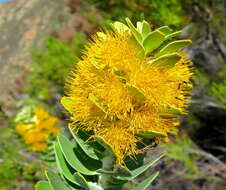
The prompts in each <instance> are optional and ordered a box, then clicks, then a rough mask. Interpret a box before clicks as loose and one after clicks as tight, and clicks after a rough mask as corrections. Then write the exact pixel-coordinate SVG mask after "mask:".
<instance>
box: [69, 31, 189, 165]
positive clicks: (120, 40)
mask: <svg viewBox="0 0 226 190" xmlns="http://www.w3.org/2000/svg"><path fill="white" fill-rule="evenodd" d="M131 39H132V37H131V33H130V32H128V31H126V30H123V29H122V30H117V29H115V30H114V31H113V32H112V31H106V32H105V33H104V32H103V33H98V34H97V35H96V36H95V37H94V38H93V41H91V42H90V43H89V44H88V46H87V48H86V51H85V54H84V56H83V59H82V60H81V61H79V63H77V69H76V72H73V73H72V77H71V78H70V79H69V80H68V84H67V87H68V92H67V96H68V97H67V98H68V99H69V101H68V102H69V103H68V105H67V106H65V107H66V108H67V109H68V111H69V112H70V113H71V114H72V117H71V120H72V121H80V122H82V124H83V125H80V127H79V128H82V129H83V130H87V131H90V130H92V131H93V132H94V136H100V137H102V138H103V139H104V141H105V142H106V143H107V144H109V145H110V146H111V147H112V149H113V151H114V152H115V155H116V158H117V163H118V164H119V165H123V160H124V158H125V157H126V156H133V155H135V154H136V153H137V152H138V151H137V148H136V143H137V142H138V141H140V137H141V136H142V135H141V134H144V135H145V133H146V132H149V133H150V132H154V133H160V134H162V135H163V136H166V137H167V136H168V134H169V133H172V134H175V133H176V131H177V130H176V128H175V126H177V125H178V124H179V119H178V116H179V115H180V114H183V113H185V112H186V111H185V107H186V106H187V104H188V102H189V101H188V100H189V96H188V95H189V91H188V89H189V88H190V87H191V83H190V77H191V75H192V72H191V70H190V65H191V64H190V62H189V61H186V60H185V57H186V56H185V55H182V54H180V53H178V52H176V53H178V55H179V56H180V57H181V59H180V60H178V61H176V62H175V64H174V65H173V66H171V67H167V66H163V65H164V64H162V62H158V63H155V64H150V61H152V59H153V57H154V56H153V55H148V56H140V55H139V49H138V48H137V46H136V45H135V43H133V42H132V40H131Z"/></svg>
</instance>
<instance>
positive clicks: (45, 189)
mask: <svg viewBox="0 0 226 190" xmlns="http://www.w3.org/2000/svg"><path fill="white" fill-rule="evenodd" d="M35 190H52V188H51V185H50V184H49V182H48V181H39V182H38V183H37V184H36V185H35Z"/></svg>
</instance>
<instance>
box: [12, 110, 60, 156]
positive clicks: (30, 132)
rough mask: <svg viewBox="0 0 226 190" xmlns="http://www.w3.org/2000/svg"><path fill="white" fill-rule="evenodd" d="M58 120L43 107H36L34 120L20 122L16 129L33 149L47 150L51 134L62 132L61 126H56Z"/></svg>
mask: <svg viewBox="0 0 226 190" xmlns="http://www.w3.org/2000/svg"><path fill="white" fill-rule="evenodd" d="M57 122H58V119H57V118H56V117H53V116H51V115H49V113H48V112H46V111H45V110H44V109H43V108H36V109H35V111H34V118H33V122H32V123H30V124H23V123H19V124H17V125H16V130H17V132H18V134H20V135H21V136H22V137H23V138H24V141H25V143H26V144H27V145H28V146H29V147H30V149H31V150H33V151H38V152H45V151H46V148H47V139H48V138H49V135H50V134H59V133H60V129H59V127H57V126H56V123H57Z"/></svg>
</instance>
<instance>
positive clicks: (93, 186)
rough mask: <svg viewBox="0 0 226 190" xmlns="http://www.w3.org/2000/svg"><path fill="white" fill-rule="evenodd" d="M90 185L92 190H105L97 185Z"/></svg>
mask: <svg viewBox="0 0 226 190" xmlns="http://www.w3.org/2000/svg"><path fill="white" fill-rule="evenodd" d="M88 184H89V186H90V188H91V189H92V190H104V189H103V188H102V187H101V186H99V185H97V184H96V183H91V182H88Z"/></svg>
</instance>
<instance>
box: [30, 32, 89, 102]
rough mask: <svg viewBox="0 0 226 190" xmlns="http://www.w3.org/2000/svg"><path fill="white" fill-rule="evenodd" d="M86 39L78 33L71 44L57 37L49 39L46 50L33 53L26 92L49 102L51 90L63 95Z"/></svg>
mask: <svg viewBox="0 0 226 190" xmlns="http://www.w3.org/2000/svg"><path fill="white" fill-rule="evenodd" d="M85 41H86V37H85V35H84V34H82V33H76V34H75V35H74V37H73V39H72V41H71V43H70V44H67V43H66V42H63V41H61V40H59V39H57V38H55V37H49V38H48V39H47V40H46V41H45V44H44V49H38V50H35V51H34V52H33V63H32V67H31V73H30V74H29V76H28V78H27V81H28V86H27V88H26V92H27V93H28V94H29V95H30V96H31V97H32V98H33V99H40V100H47V99H48V98H49V97H50V89H53V88H54V89H56V90H55V91H57V92H59V93H62V92H63V90H64V88H63V87H64V80H65V76H67V75H68V70H69V69H70V68H71V67H72V66H75V64H73V63H75V62H76V61H77V60H78V58H79V56H80V55H81V49H82V47H83V44H84V42H85Z"/></svg>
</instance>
